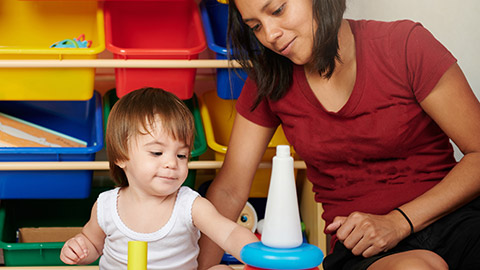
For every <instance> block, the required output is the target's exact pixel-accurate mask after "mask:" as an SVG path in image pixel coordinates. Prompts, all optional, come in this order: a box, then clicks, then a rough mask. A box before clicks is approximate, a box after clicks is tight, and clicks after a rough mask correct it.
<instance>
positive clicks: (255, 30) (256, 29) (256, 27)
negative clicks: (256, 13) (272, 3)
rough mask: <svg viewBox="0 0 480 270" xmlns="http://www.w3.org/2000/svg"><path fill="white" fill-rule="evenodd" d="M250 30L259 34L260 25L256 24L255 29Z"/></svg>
mask: <svg viewBox="0 0 480 270" xmlns="http://www.w3.org/2000/svg"><path fill="white" fill-rule="evenodd" d="M250 29H251V30H252V31H253V32H257V31H258V29H260V24H256V25H254V26H253V27H250Z"/></svg>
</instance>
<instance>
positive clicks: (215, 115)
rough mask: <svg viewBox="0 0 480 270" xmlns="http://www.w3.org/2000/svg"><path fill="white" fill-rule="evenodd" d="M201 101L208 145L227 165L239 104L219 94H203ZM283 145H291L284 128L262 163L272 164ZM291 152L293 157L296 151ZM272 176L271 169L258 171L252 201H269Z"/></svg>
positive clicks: (274, 138) (267, 151)
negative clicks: (263, 199)
mask: <svg viewBox="0 0 480 270" xmlns="http://www.w3.org/2000/svg"><path fill="white" fill-rule="evenodd" d="M200 101H201V103H200V114H201V116H202V120H203V125H204V128H205V135H206V139H207V145H208V146H209V147H210V148H211V149H212V150H213V151H214V154H215V160H221V161H223V160H224V159H225V154H226V152H227V145H228V141H229V139H230V133H231V131H232V126H233V120H234V119H235V115H236V112H237V111H236V110H235V103H236V100H226V99H221V98H220V97H218V95H217V93H216V91H208V92H206V93H204V94H203V96H202V98H201V99H200ZM280 144H289V143H288V141H287V138H285V134H284V133H283V129H282V128H281V127H279V128H278V129H277V131H276V132H275V134H274V135H273V137H272V139H271V140H270V142H269V144H268V147H267V150H266V151H265V154H264V156H263V158H262V161H268V162H271V161H272V158H273V157H274V156H275V152H276V149H275V148H276V146H277V145H280ZM291 151H292V153H293V148H292V149H291ZM270 175H271V169H258V170H257V173H256V174H255V177H254V179H253V183H252V188H251V190H250V196H249V197H251V198H265V197H267V195H268V187H269V184H270Z"/></svg>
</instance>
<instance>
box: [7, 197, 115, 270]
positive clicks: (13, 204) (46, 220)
mask: <svg viewBox="0 0 480 270" xmlns="http://www.w3.org/2000/svg"><path fill="white" fill-rule="evenodd" d="M103 190H106V189H94V190H93V191H92V195H91V196H90V197H89V198H87V199H74V200H71V199H69V200H4V201H3V200H2V202H1V207H0V233H1V236H0V237H1V239H0V248H2V249H3V257H4V261H5V266H60V265H65V264H64V263H63V262H62V261H61V260H60V251H61V249H62V247H63V244H64V242H40V243H18V242H17V236H16V232H17V230H18V229H19V228H24V227H81V226H83V225H85V223H87V221H88V220H89V218H90V212H91V209H92V206H93V204H94V202H95V200H96V199H97V197H98V194H99V193H100V192H101V191H103ZM97 263H98V261H97Z"/></svg>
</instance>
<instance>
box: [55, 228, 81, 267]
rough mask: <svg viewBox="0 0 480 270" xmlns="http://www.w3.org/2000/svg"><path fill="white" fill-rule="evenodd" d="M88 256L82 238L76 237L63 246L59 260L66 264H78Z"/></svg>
mask: <svg viewBox="0 0 480 270" xmlns="http://www.w3.org/2000/svg"><path fill="white" fill-rule="evenodd" d="M87 256H88V249H87V245H86V243H85V239H83V237H81V236H79V235H77V236H75V237H73V238H71V239H69V240H68V241H67V242H65V245H63V248H62V252H61V253H60V259H61V260H62V262H64V263H66V264H78V263H79V262H80V261H81V260H83V259H85V258H86V257H87Z"/></svg>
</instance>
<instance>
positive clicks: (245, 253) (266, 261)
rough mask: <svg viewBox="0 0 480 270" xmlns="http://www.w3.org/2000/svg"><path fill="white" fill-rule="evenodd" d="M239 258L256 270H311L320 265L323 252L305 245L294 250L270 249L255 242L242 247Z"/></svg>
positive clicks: (312, 246)
mask: <svg viewBox="0 0 480 270" xmlns="http://www.w3.org/2000/svg"><path fill="white" fill-rule="evenodd" d="M240 257H241V258H242V260H243V261H244V262H245V263H246V264H248V265H251V266H254V267H258V268H266V269H311V268H314V267H317V266H319V265H320V264H321V263H322V261H323V252H322V251H321V250H320V249H319V248H318V247H316V246H314V245H311V244H307V243H303V244H302V245H300V246H299V247H296V248H272V247H268V246H265V245H264V244H263V243H262V242H255V243H250V244H248V245H246V246H245V247H243V249H242V251H241V252H240Z"/></svg>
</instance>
